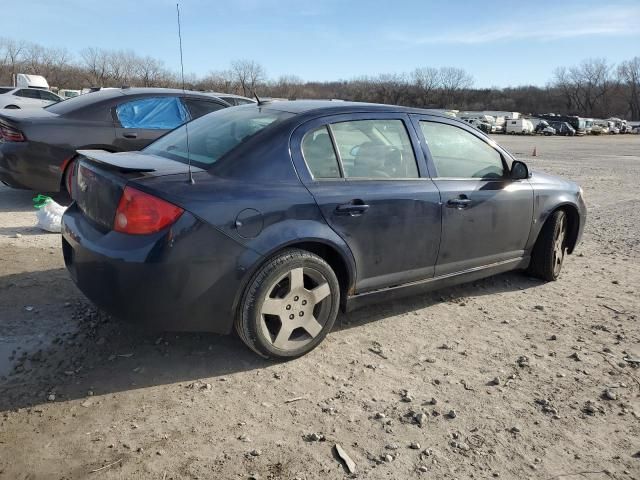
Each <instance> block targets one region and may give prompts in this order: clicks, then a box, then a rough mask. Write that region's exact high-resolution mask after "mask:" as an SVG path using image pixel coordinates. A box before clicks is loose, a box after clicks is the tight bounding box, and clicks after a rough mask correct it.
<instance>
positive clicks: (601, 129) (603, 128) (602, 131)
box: [591, 123, 609, 135]
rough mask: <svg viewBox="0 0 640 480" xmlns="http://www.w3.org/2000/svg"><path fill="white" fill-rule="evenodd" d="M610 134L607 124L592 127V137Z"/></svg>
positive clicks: (597, 124)
mask: <svg viewBox="0 0 640 480" xmlns="http://www.w3.org/2000/svg"><path fill="white" fill-rule="evenodd" d="M608 133H609V125H607V124H605V123H596V124H595V125H594V126H593V127H591V134H592V135H607V134H608Z"/></svg>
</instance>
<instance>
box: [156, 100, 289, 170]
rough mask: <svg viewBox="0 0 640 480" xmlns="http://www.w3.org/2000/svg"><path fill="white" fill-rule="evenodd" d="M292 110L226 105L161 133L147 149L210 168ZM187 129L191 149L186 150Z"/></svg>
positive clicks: (284, 117)
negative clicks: (230, 106) (282, 110)
mask: <svg viewBox="0 0 640 480" xmlns="http://www.w3.org/2000/svg"><path fill="white" fill-rule="evenodd" d="M291 116H292V114H291V113H286V112H280V111H277V110H268V109H263V108H256V107H249V106H247V107H241V108H226V109H224V110H219V111H217V112H214V113H210V114H209V115H205V116H204V117H201V118H199V119H197V120H194V121H192V122H189V123H188V124H186V125H183V126H181V127H179V128H177V129H175V130H173V131H172V132H170V133H168V134H166V135H165V136H164V137H161V138H160V139H158V140H157V141H155V142H154V143H152V144H151V145H149V146H148V147H147V148H145V149H144V152H147V153H150V154H153V155H159V156H161V157H165V158H169V159H171V160H177V161H179V162H182V163H188V162H189V158H191V163H192V164H193V165H196V166H199V167H201V168H209V167H211V166H212V165H213V164H214V163H216V162H217V161H218V160H219V159H220V158H222V156H224V155H225V154H226V153H227V152H229V151H231V150H232V149H233V148H235V147H237V146H238V145H240V144H241V143H242V142H244V141H246V140H248V139H249V138H251V137H252V136H253V135H255V134H257V133H258V132H259V131H261V130H262V129H264V128H265V127H267V126H269V125H272V124H275V123H278V122H281V121H282V120H284V119H286V118H289V117H291ZM187 131H188V133H189V135H188V145H189V148H188V151H187Z"/></svg>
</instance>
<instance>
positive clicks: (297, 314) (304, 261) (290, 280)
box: [235, 249, 340, 358]
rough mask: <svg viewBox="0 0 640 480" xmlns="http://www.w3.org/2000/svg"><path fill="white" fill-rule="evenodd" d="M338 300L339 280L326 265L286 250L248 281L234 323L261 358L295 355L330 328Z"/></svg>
mask: <svg viewBox="0 0 640 480" xmlns="http://www.w3.org/2000/svg"><path fill="white" fill-rule="evenodd" d="M339 304H340V285H339V283H338V279H337V277H336V274H335V273H334V271H333V270H332V268H331V267H330V266H329V264H327V262H325V261H324V260H323V259H322V258H320V257H318V256H317V255H314V254H313V253H310V252H307V251H304V250H297V249H290V250H285V251H283V252H282V253H280V254H277V255H276V256H274V257H273V258H272V259H270V260H269V261H268V262H267V263H266V264H265V265H263V266H262V267H261V268H260V270H258V272H257V273H256V274H255V276H254V277H253V279H252V280H251V282H250V283H249V285H248V287H247V290H246V291H245V293H244V296H243V299H242V304H241V305H240V308H239V312H238V316H237V318H236V322H235V327H236V331H237V332H238V335H239V336H240V338H241V339H242V340H243V342H244V343H245V344H246V345H247V346H248V347H249V348H251V349H252V350H253V351H255V352H256V353H258V354H260V355H262V356H264V357H274V358H294V357H299V356H301V355H304V354H305V353H308V352H310V351H311V350H313V349H314V348H315V347H316V346H318V344H319V343H320V342H322V340H323V339H324V337H326V336H327V334H328V333H329V332H330V331H331V328H332V327H333V324H334V322H335V319H336V316H337V314H338V306H339Z"/></svg>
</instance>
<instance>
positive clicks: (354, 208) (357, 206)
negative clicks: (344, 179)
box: [335, 200, 369, 216]
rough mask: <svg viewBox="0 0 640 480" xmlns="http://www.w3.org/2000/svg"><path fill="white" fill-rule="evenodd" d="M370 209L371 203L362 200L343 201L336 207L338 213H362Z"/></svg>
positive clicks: (353, 214)
mask: <svg viewBox="0 0 640 480" xmlns="http://www.w3.org/2000/svg"><path fill="white" fill-rule="evenodd" d="M368 209H369V205H367V204H366V203H364V202H363V201H362V200H351V202H349V203H343V204H342V205H338V206H337V207H336V211H335V214H336V215H351V216H355V215H362V214H363V213H364V212H366V211H367V210H368Z"/></svg>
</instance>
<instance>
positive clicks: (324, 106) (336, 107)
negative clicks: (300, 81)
mask: <svg viewBox="0 0 640 480" xmlns="http://www.w3.org/2000/svg"><path fill="white" fill-rule="evenodd" d="M263 106H264V107H265V108H269V109H272V110H279V111H282V112H287V113H293V114H301V113H311V112H313V113H318V114H340V113H354V112H380V113H384V112H388V113H398V112H401V113H419V114H428V115H433V116H437V117H442V118H448V119H453V120H455V119H456V117H451V116H449V115H445V114H443V113H442V112H440V111H436V110H428V109H423V108H413V107H402V106H398V105H385V104H381V103H365V102H346V101H343V100H278V101H273V102H265V103H264V105H263ZM458 120H459V119H458Z"/></svg>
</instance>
